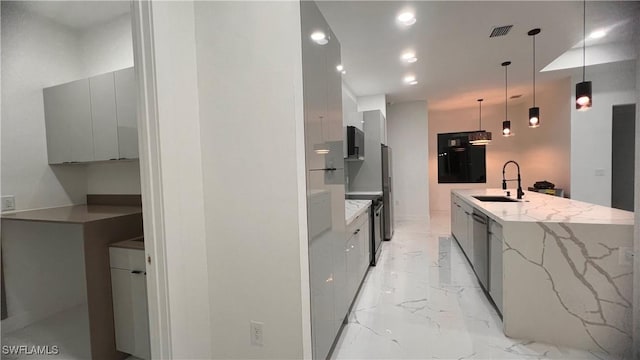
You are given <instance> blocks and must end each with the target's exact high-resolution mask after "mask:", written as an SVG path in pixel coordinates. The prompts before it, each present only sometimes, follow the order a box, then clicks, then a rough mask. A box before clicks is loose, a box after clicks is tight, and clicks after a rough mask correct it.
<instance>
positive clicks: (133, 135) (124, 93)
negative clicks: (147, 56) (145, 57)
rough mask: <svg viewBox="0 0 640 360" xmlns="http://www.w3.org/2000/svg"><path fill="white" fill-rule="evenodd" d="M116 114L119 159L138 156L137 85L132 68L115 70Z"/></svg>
mask: <svg viewBox="0 0 640 360" xmlns="http://www.w3.org/2000/svg"><path fill="white" fill-rule="evenodd" d="M114 77H115V91H116V114H117V119H118V151H119V158H120V159H137V158H138V116H137V100H136V99H137V95H136V94H137V87H136V76H135V71H134V68H128V69H123V70H119V71H116V72H115V73H114Z"/></svg>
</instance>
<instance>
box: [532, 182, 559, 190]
mask: <svg viewBox="0 0 640 360" xmlns="http://www.w3.org/2000/svg"><path fill="white" fill-rule="evenodd" d="M533 187H534V188H536V189H555V187H556V184H554V183H550V182H548V181H547V180H543V181H537V182H536V183H535V184H533Z"/></svg>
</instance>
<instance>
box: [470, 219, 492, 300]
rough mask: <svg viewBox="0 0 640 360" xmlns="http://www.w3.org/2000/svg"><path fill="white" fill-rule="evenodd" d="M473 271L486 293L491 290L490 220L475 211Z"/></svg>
mask: <svg viewBox="0 0 640 360" xmlns="http://www.w3.org/2000/svg"><path fill="white" fill-rule="evenodd" d="M472 217H473V269H474V270H475V272H476V276H477V277H478V280H479V281H480V284H481V285H482V287H483V288H484V290H485V291H488V289H489V230H488V224H489V218H488V217H487V215H485V214H483V213H481V212H479V211H477V210H475V209H474V210H473V214H472Z"/></svg>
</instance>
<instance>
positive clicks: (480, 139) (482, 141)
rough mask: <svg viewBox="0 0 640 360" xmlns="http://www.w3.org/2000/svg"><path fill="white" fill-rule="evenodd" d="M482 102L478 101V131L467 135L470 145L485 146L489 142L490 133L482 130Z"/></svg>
mask: <svg viewBox="0 0 640 360" xmlns="http://www.w3.org/2000/svg"><path fill="white" fill-rule="evenodd" d="M482 100H484V99H478V105H479V106H480V117H479V119H480V130H478V131H476V132H473V133H471V134H469V143H470V144H471V145H487V144H489V143H490V142H491V132H489V131H484V130H482Z"/></svg>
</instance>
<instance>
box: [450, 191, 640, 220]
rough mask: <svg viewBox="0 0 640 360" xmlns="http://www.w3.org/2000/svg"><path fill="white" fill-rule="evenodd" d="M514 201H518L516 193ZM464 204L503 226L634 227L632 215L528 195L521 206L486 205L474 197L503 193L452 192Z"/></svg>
mask: <svg viewBox="0 0 640 360" xmlns="http://www.w3.org/2000/svg"><path fill="white" fill-rule="evenodd" d="M509 191H511V198H513V199H515V198H516V195H515V194H516V190H515V189H509ZM452 192H453V193H454V194H456V195H458V196H459V197H460V198H461V199H462V200H464V201H466V202H467V203H469V204H470V205H472V206H473V207H475V208H478V209H479V210H480V211H482V212H484V213H485V214H486V215H488V216H489V217H490V218H492V219H494V220H496V221H498V222H500V223H505V222H511V221H516V222H550V223H567V224H607V225H633V224H634V217H633V213H632V212H630V211H624V210H619V209H613V208H610V207H606V206H600V205H595V204H589V203H585V202H582V201H577V200H571V199H566V198H561V197H557V196H551V195H546V194H540V193H535V192H531V191H525V195H524V197H523V199H522V200H521V201H519V202H482V201H480V200H477V199H475V198H474V197H473V196H478V195H485V196H486V195H490V196H504V195H505V191H504V190H502V189H465V190H452Z"/></svg>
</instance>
